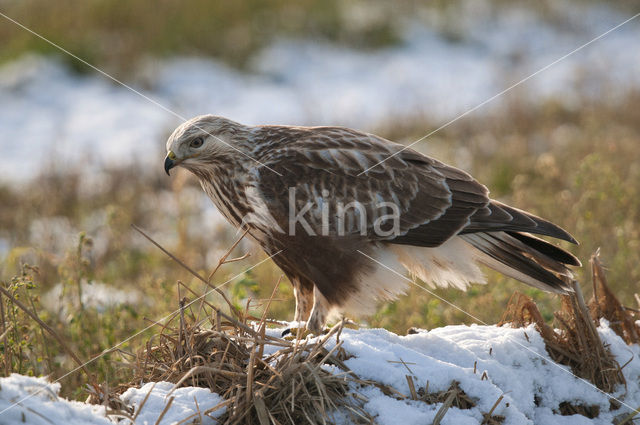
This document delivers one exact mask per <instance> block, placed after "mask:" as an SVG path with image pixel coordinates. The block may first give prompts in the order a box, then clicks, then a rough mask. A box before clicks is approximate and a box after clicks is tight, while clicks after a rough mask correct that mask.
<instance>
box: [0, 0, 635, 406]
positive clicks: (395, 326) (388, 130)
mask: <svg viewBox="0 0 640 425" xmlns="http://www.w3.org/2000/svg"><path fill="white" fill-rule="evenodd" d="M638 11H640V2H638V1H619V2H616V3H615V5H614V4H612V3H610V2H604V1H595V0H594V1H586V0H585V1H577V0H573V1H571V0H562V1H551V0H548V1H537V2H526V1H509V2H507V1H500V0H493V1H490V0H452V1H432V2H427V3H425V2H417V1H416V2H411V1H402V2H385V1H338V0H302V1H293V0H279V1H273V2H267V1H258V0H248V1H217V2H209V1H204V0H193V1H184V2H179V1H173V0H158V1H156V2H153V3H150V2H146V1H128V2H120V1H115V0H87V1H83V2H78V1H71V0H59V1H56V2H48V1H44V0H0V12H2V14H3V15H6V16H5V17H2V16H0V41H1V44H2V48H1V49H0V148H1V150H0V152H2V159H3V160H2V168H1V169H2V172H1V173H0V280H1V281H2V284H3V285H5V286H6V287H8V288H10V289H11V291H12V292H13V293H14V294H16V296H19V297H20V298H21V299H23V300H26V301H28V303H29V305H31V306H32V307H33V308H34V309H35V310H37V311H38V314H39V315H40V317H42V318H43V320H46V321H47V323H49V324H50V325H51V326H53V327H54V328H56V329H58V330H59V332H60V333H61V334H63V335H64V336H65V338H66V339H67V340H69V341H70V344H71V345H72V346H73V348H74V350H77V352H78V353H79V355H81V357H82V358H89V357H91V356H93V355H95V354H98V353H100V352H101V351H102V350H104V349H106V348H108V347H110V346H112V345H113V344H115V343H117V342H120V341H122V340H124V339H125V338H127V337H128V336H129V335H131V334H133V333H134V332H136V331H138V330H140V329H142V328H144V327H145V326H148V325H149V323H150V322H149V320H157V319H159V318H161V317H164V316H165V315H166V314H168V313H169V312H171V311H174V310H175V309H176V308H177V306H178V297H179V295H178V289H177V285H176V282H177V281H178V280H180V281H182V282H183V283H184V284H185V285H187V286H189V287H191V288H192V289H193V291H195V292H196V293H202V292H203V288H202V284H201V283H199V282H198V281H197V280H195V279H194V278H193V277H192V276H191V275H190V274H188V273H187V272H186V271H185V270H184V269H182V268H181V267H180V266H178V265H177V264H176V263H174V262H173V261H171V260H170V259H168V258H167V257H165V256H164V255H163V254H162V253H161V252H160V251H159V250H158V249H157V248H155V247H153V246H152V245H151V244H150V243H149V242H148V241H146V240H144V239H143V238H142V237H141V236H140V235H139V234H137V233H136V232H134V231H133V230H132V229H131V227H130V225H131V224H132V223H135V224H136V225H138V226H140V227H141V228H143V229H145V230H146V231H147V232H148V233H149V234H150V235H151V236H152V237H153V238H154V239H155V240H157V241H158V242H159V243H161V244H162V245H163V246H164V247H165V248H167V249H168V250H170V251H171V252H173V253H175V254H176V255H177V256H178V257H180V258H181V259H183V260H184V261H185V262H186V263H187V264H189V265H190V266H192V267H193V268H194V269H196V270H198V271H200V272H201V273H202V274H204V275H207V274H208V273H209V272H210V271H211V270H212V269H213V268H214V267H215V265H216V264H217V262H218V260H219V258H220V257H221V255H223V254H224V253H225V252H226V250H227V249H228V248H229V247H230V246H231V245H232V243H233V241H234V240H235V239H236V238H237V237H238V236H239V235H238V234H237V233H236V231H235V229H232V228H231V227H230V226H229V225H227V224H226V222H224V220H223V219H222V217H221V216H220V215H219V214H218V213H217V211H216V210H215V208H214V207H213V206H212V205H211V202H210V201H209V200H208V198H206V196H205V195H204V194H203V193H202V191H201V189H200V187H199V186H198V185H197V182H196V181H195V180H194V179H193V178H191V177H190V176H188V175H187V174H186V173H183V172H178V173H176V174H175V175H173V176H172V177H171V178H168V177H167V176H166V175H164V172H163V168H162V164H163V159H164V155H165V147H164V145H165V141H166V138H167V136H168V135H169V133H170V132H171V131H172V130H173V128H175V127H176V126H177V125H178V124H180V122H181V120H180V119H179V118H178V116H181V117H185V118H190V117H192V116H194V115H197V114H204V113H213V114H217V115H223V116H226V117H228V118H231V119H234V120H237V121H240V122H243V123H245V124H301V125H345V126H351V127H355V128H358V129H361V130H365V131H369V132H374V133H377V134H379V135H381V136H384V137H387V138H389V139H392V140H394V141H397V142H400V143H406V144H408V143H411V142H413V141H414V140H417V139H419V138H421V137H422V136H424V135H425V134H427V133H429V132H431V131H433V130H435V129H437V128H439V127H440V126H442V125H444V124H446V123H448V122H449V121H450V120H452V119H454V118H456V117H458V116H459V115H460V114H462V113H464V112H466V111H469V110H470V109H472V108H474V107H476V106H477V105H479V104H481V103H482V102H484V101H486V100H488V99H490V98H492V97H493V96H494V95H496V94H497V93H500V92H502V91H503V90H505V89H507V88H509V87H510V86H512V85H513V84H515V83H517V82H519V81H521V80H522V79H523V78H525V77H528V76H529V75H531V74H533V73H534V72H536V71H538V70H540V69H542V68H544V67H546V66H547V65H549V64H551V63H553V62H554V61H556V60H557V59H559V58H561V57H562V56H564V55H566V54H567V53H569V52H571V51H573V50H574V49H576V48H578V47H580V46H582V45H583V44H585V43H587V42H588V41H590V40H592V39H594V38H595V37H597V36H599V35H601V34H603V33H604V32H606V31H608V30H609V29H611V28H613V27H614V26H616V25H618V24H620V23H622V22H624V21H625V20H626V19H628V18H630V17H631V16H633V15H634V14H635V13H638ZM8 18H11V19H14V20H16V21H17V22H19V23H21V24H22V25H24V26H25V27H27V28H29V29H31V30H33V31H35V32H37V33H38V34H40V35H41V36H42V37H45V38H47V39H48V40H50V41H51V42H53V43H56V44H58V45H59V46H60V47H62V48H64V49H66V50H68V51H69V52H72V53H73V54H74V55H77V57H78V58H81V59H82V60H85V61H87V62H89V63H91V64H92V65H95V66H96V67H97V68H99V69H101V70H103V71H104V72H106V73H108V74H109V75H111V76H113V77H114V78H115V79H117V80H119V81H121V82H123V83H125V84H127V85H128V86H130V87H131V88H132V89H134V90H135V91H137V92H138V93H136V92H134V91H133V90H132V89H130V88H127V87H124V86H123V85H120V84H118V83H116V82H115V81H113V80H110V79H108V78H106V77H105V76H104V75H101V74H100V73H98V72H97V71H96V70H94V69H92V68H91V67H89V66H87V65H86V64H84V63H82V62H81V61H79V60H77V59H75V58H73V57H72V56H70V55H68V54H65V53H64V52H61V51H60V50H59V49H58V48H56V47H54V46H52V45H51V44H49V43H47V42H46V41H44V40H43V39H41V38H38V37H37V36H36V35H34V34H32V33H30V32H29V31H27V30H25V29H24V28H21V27H20V26H18V25H17V24H16V23H13V22H11V21H10V20H9V19H8ZM639 45H640V18H639V19H637V20H633V21H631V22H629V23H627V24H625V25H624V26H622V27H620V28H618V29H616V30H615V31H613V32H611V33H610V34H608V35H606V36H605V37H603V38H602V39H600V40H598V41H595V42H594V43H592V44H590V45H589V46H586V47H585V48H584V49H582V50H580V51H578V52H576V53H575V54H573V55H571V56H570V57H567V58H566V59H563V60H561V61H560V62H558V63H557V64H555V65H553V66H551V67H549V68H548V69H546V70H544V71H543V72H540V73H539V74H537V75H535V76H534V77H532V78H531V79H529V80H527V81H526V82H524V83H523V84H520V85H518V86H517V87H515V88H514V89H512V90H509V91H508V92H506V93H504V94H503V95H501V96H499V97H497V98H495V99H494V100H492V101H491V102H488V103H487V104H485V105H483V106H482V107H480V108H478V109H477V110H474V111H473V112H472V113H470V114H468V115H466V116H464V117H463V118H461V119H459V120H457V121H455V122H454V123H452V124H450V125H448V126H446V128H443V129H441V130H439V131H438V132H436V133H435V134H433V135H432V136H430V137H428V138H427V139H425V140H423V141H421V142H420V143H418V144H417V145H415V148H417V149H418V150H420V151H422V152H425V153H427V154H429V155H432V156H435V157H436V158H438V159H440V160H443V161H445V162H449V163H452V164H454V165H456V166H458V167H461V168H464V169H466V170H468V171H469V172H471V173H472V174H473V175H474V176H475V177H476V178H478V179H479V180H480V181H481V182H483V183H485V184H486V185H487V186H488V187H489V188H490V190H491V192H492V196H493V197H494V198H497V199H499V200H501V201H503V202H507V203H510V204H513V205H514V206H517V207H519V208H523V209H526V210H529V211H531V212H533V213H536V214H538V215H541V216H543V217H545V218H548V219H550V220H552V221H554V222H556V223H558V224H560V225H561V226H563V227H564V228H566V229H567V230H569V231H570V232H571V233H572V234H573V235H574V236H575V237H576V238H577V239H578V240H580V242H581V244H580V245H579V246H569V245H563V246H565V248H568V249H570V250H571V251H572V252H574V253H575V254H576V255H578V256H579V257H580V259H581V260H582V262H583V263H584V264H585V266H584V267H583V268H582V269H580V270H578V271H577V277H578V279H579V280H580V282H581V283H582V286H583V288H584V290H585V292H586V295H587V296H589V295H590V292H591V291H590V267H589V261H588V260H589V257H590V255H591V254H592V253H593V252H595V251H596V250H597V249H598V248H599V247H600V248H601V252H602V260H603V262H604V263H605V264H606V265H607V266H608V277H609V280H610V285H611V286H612V288H613V289H614V290H615V292H616V293H617V294H618V295H619V296H620V298H621V300H622V302H623V304H626V305H628V306H636V307H637V304H636V301H635V300H634V293H636V292H639V291H640V49H639V48H638V46H639ZM141 95H143V96H145V97H147V98H148V99H145V98H144V97H142V96H141ZM149 99H152V100H153V102H152V101H150V100H149ZM154 102H157V104H155V103H154ZM159 105H161V106H159ZM165 108H166V109H165ZM167 109H168V110H170V111H173V112H174V113H175V114H172V113H170V112H168V111H167ZM246 252H250V253H251V256H250V257H249V258H247V259H246V260H243V261H239V262H236V263H231V264H227V265H224V266H222V267H221V269H220V270H219V271H218V272H217V273H216V275H215V277H214V283H216V284H221V283H223V282H226V281H227V280H229V279H230V278H232V277H234V276H236V275H238V274H240V275H239V276H238V277H237V278H235V279H233V280H232V281H231V282H229V283H227V284H226V286H225V290H226V291H227V292H228V294H229V296H230V297H231V298H232V300H233V301H234V303H236V304H237V305H238V306H241V307H242V308H245V307H246V306H247V305H248V306H249V307H248V308H249V312H250V313H252V314H256V315H259V314H260V313H261V308H262V306H263V304H264V303H263V300H264V299H265V298H268V297H269V295H270V294H271V293H272V290H273V288H274V285H276V283H277V282H278V278H279V277H280V274H281V273H280V271H279V270H278V269H277V268H276V267H275V266H274V265H273V264H272V263H271V262H266V263H264V264H262V265H260V266H258V267H256V268H255V269H252V270H251V271H249V272H245V273H243V271H244V270H246V269H247V268H249V267H250V266H252V265H253V264H256V263H257V262H258V261H260V260H262V259H264V254H262V253H261V252H260V250H259V249H257V248H256V247H255V246H253V245H251V244H250V243H249V242H248V241H243V242H242V243H241V244H240V245H239V246H238V247H237V248H236V249H235V250H234V252H233V254H232V255H233V256H240V255H243V254H244V253H246ZM489 281H490V284H489V285H487V286H474V287H473V288H471V290H470V291H468V292H467V293H461V292H459V291H455V290H437V291H436V292H437V293H438V294H439V295H441V296H442V297H444V298H446V299H447V300H449V301H451V302H453V303H454V304H456V305H458V306H460V307H461V308H462V309H464V310H466V311H468V312H470V313H471V314H473V315H475V316H476V317H478V318H480V319H482V320H483V321H485V322H487V323H496V322H497V321H498V320H499V319H500V317H501V315H502V312H503V311H504V308H505V306H506V303H507V301H508V299H509V298H510V296H511V295H512V294H513V292H514V291H516V290H518V291H522V292H525V293H527V294H529V295H531V296H533V297H534V298H535V300H536V301H537V302H538V304H539V306H540V308H541V310H542V312H543V314H544V315H545V318H546V319H547V320H550V321H551V320H552V318H553V311H554V309H555V308H557V306H558V304H559V300H558V298H557V297H555V296H552V295H550V294H546V293H543V292H540V291H537V290H535V289H532V288H529V287H527V286H525V285H523V284H520V283H517V282H515V281H513V280H510V279H507V278H504V277H502V276H500V275H498V274H495V273H489ZM185 295H186V296H188V297H190V298H192V295H191V294H189V293H188V292H186V291H185V289H182V291H181V296H185ZM408 295H409V296H406V297H402V298H401V299H399V300H398V301H397V302H395V303H391V304H387V305H384V306H381V308H380V310H379V311H378V313H377V314H376V315H375V316H373V317H371V318H369V319H367V320H364V321H363V324H364V325H368V326H384V327H386V328H388V329H390V330H393V331H396V332H404V331H405V330H406V329H407V328H408V327H411V326H418V327H425V328H432V327H435V326H442V325H447V324H460V323H472V322H473V320H471V319H470V318H469V317H468V316H466V315H464V314H463V313H461V312H460V311H458V310H456V309H453V308H451V307H449V306H447V305H446V304H444V303H442V302H440V301H439V300H438V299H436V298H435V297H432V296H429V295H428V294H426V293H424V292H423V291H421V290H417V289H411V288H410V289H409V292H408ZM210 299H211V301H213V302H216V301H217V300H216V297H214V296H211V297H210ZM4 301H5V300H3V302H4ZM293 305H294V302H293V295H292V291H291V288H290V285H289V284H288V282H286V279H284V280H283V281H282V282H281V284H280V286H279V290H278V292H277V294H276V300H275V301H274V302H273V305H272V306H271V308H270V315H271V316H272V317H273V318H274V319H283V320H291V319H292V317H293ZM5 307H6V309H5V310H6V311H3V312H2V315H3V320H4V321H5V323H8V322H11V323H12V330H11V332H9V333H8V334H7V335H8V336H7V338H9V340H8V342H7V341H5V342H6V343H10V344H13V346H14V349H15V350H18V351H19V352H20V356H13V358H14V359H22V360H20V362H19V364H18V363H16V364H14V365H10V366H11V369H12V370H14V371H20V372H22V373H35V374H40V373H53V372H58V371H60V370H64V368H65V367H68V366H69V365H70V363H69V360H68V359H67V358H65V357H60V356H58V357H56V356H44V357H43V356H40V355H37V354H36V353H38V352H42V350H40V351H39V350H38V349H37V348H38V347H41V348H42V349H47V350H51V352H53V353H56V352H59V350H58V349H56V348H55V344H52V343H51V342H47V341H45V338H44V336H43V335H42V334H41V331H40V330H39V328H37V327H34V326H33V325H32V324H31V322H30V320H29V319H28V317H26V316H24V315H23V314H22V313H21V312H19V311H17V310H13V309H10V308H8V307H7V305H5ZM143 337H144V335H143V336H141V337H140V338H137V339H133V340H131V341H129V342H128V343H127V344H126V345H124V346H123V348H124V349H125V350H130V351H135V350H136V349H137V348H139V347H140V346H141V344H143V341H144V340H143ZM5 346H6V345H5ZM113 356H116V354H110V355H108V356H106V357H105V358H104V359H103V360H100V361H99V362H96V363H94V364H93V366H92V367H94V368H95V370H96V373H99V374H101V376H103V377H107V378H109V377H110V376H111V377H112V378H113V376H115V374H117V373H121V372H116V371H115V369H114V366H113V364H112V363H110V362H109V360H110V358H111V357H113ZM16 361H17V360H16ZM9 369H10V368H9V366H8V365H4V372H5V373H7V372H8V371H9ZM68 379H70V380H72V379H74V378H73V377H70V378H68ZM78 391H79V390H78ZM72 395H73V394H72Z"/></svg>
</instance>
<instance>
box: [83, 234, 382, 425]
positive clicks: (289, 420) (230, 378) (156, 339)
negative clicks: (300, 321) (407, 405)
mask: <svg viewBox="0 0 640 425" xmlns="http://www.w3.org/2000/svg"><path fill="white" fill-rule="evenodd" d="M139 231H140V230H139ZM140 232H141V231H140ZM141 233H143V232H141ZM143 235H145V237H147V238H148V239H149V240H150V241H151V242H152V243H154V244H155V245H156V246H157V247H158V248H160V249H161V250H162V251H163V252H164V253H165V254H167V255H168V256H169V257H171V258H172V259H174V260H175V261H176V262H178V263H179V264H181V265H182V266H183V267H184V268H185V269H186V270H188V271H189V272H190V273H192V274H194V275H195V276H197V277H198V278H199V279H200V280H203V281H205V283H208V282H209V281H210V280H211V278H212V277H213V276H210V277H209V280H204V278H202V277H200V276H199V275H198V274H197V273H196V272H195V271H193V270H191V269H190V268H189V267H188V266H186V265H185V264H184V263H182V262H181V261H180V260H178V259H177V258H176V257H175V256H173V255H172V254H171V253H170V252H168V251H167V250H166V249H164V248H163V247H162V246H161V245H160V244H158V243H157V242H156V241H154V240H153V239H151V238H150V237H149V236H147V235H146V234H144V233H143ZM243 236H244V235H243ZM240 239H242V237H241V238H240ZM240 239H239V240H240ZM239 240H238V241H237V242H236V243H235V244H234V245H233V246H232V247H231V248H230V249H229V250H228V251H227V253H225V254H224V255H223V256H222V259H221V260H220V262H219V264H218V267H216V268H215V269H214V271H213V272H212V275H213V274H215V272H216V271H217V270H218V268H219V266H220V265H222V264H224V263H225V262H233V261H234V259H227V257H228V256H229V254H230V253H231V251H232V250H233V249H234V248H235V247H236V246H237V244H238V243H239ZM179 285H181V287H183V288H185V289H189V288H188V287H187V286H185V285H182V284H180V283H179ZM277 288H278V285H276V286H275V289H274V291H273V293H272V295H271V298H270V299H269V300H268V301H267V305H266V307H265V309H264V313H263V315H262V317H261V318H256V317H253V316H251V315H250V314H249V312H248V304H247V309H246V310H245V311H244V312H242V311H240V310H238V309H237V308H236V307H235V306H234V305H233V304H232V303H231V302H230V301H228V300H226V298H225V300H226V302H227V307H228V308H229V310H230V311H231V313H230V314H226V313H224V312H223V311H222V310H221V309H220V308H219V307H217V306H215V305H213V304H211V303H209V302H207V301H206V300H205V298H204V297H203V296H197V294H196V293H195V292H193V291H192V295H194V296H196V298H195V299H194V300H192V301H190V302H188V300H187V298H186V297H184V298H181V299H180V301H179V304H180V308H179V310H178V312H176V313H175V314H173V316H172V317H171V318H170V319H169V320H168V322H167V323H166V324H164V325H162V324H160V323H158V327H159V329H160V331H159V332H158V333H157V334H155V335H153V336H152V337H151V338H150V339H149V340H148V341H147V343H146V345H145V347H144V348H142V349H141V350H139V351H138V353H136V354H135V355H131V356H130V357H131V360H130V361H129V362H128V364H127V366H129V367H130V368H131V369H133V371H134V378H133V380H132V381H131V382H128V383H126V384H121V385H119V386H117V387H115V388H113V389H109V388H107V387H104V386H103V387H99V388H98V389H97V390H95V387H94V390H93V391H91V395H90V397H89V399H88V402H91V403H94V404H105V405H107V406H108V408H109V413H110V415H112V416H118V417H129V418H132V417H135V415H136V412H135V411H132V410H131V409H130V408H129V407H128V406H124V405H123V404H122V402H121V401H120V399H119V397H118V396H119V394H121V393H122V392H123V391H124V390H126V389H127V388H129V387H135V386H138V385H139V384H141V383H142V382H158V381H168V382H173V383H174V384H175V387H174V388H179V387H182V386H198V387H204V388H209V389H210V390H211V391H213V392H216V393H218V394H219V395H220V396H222V398H223V399H224V401H223V402H222V403H220V404H219V405H217V406H215V407H213V408H211V409H209V410H207V411H204V412H197V413H196V414H194V415H193V416H191V417H188V418H185V419H184V421H183V422H188V421H192V420H194V419H195V418H196V416H199V415H210V414H212V413H213V412H215V411H218V410H219V409H223V408H224V409H225V412H224V413H223V415H222V416H221V417H219V418H218V421H219V422H221V423H224V424H254V423H255V424H261V425H266V424H269V423H271V424H291V425H295V424H300V423H310V424H321V423H327V422H329V423H332V422H333V421H332V417H333V415H335V414H339V415H342V416H344V415H347V416H348V417H349V418H350V420H351V422H353V423H373V418H372V417H370V415H368V414H367V413H366V412H365V411H364V410H363V409H362V406H361V405H362V401H363V400H364V399H363V397H360V398H356V397H353V394H352V391H351V387H350V384H355V385H363V384H365V381H362V380H360V379H358V378H357V376H356V375H355V374H354V373H353V372H352V371H350V370H349V368H347V366H346V365H345V364H344V362H343V360H344V359H345V356H346V354H345V352H344V350H343V349H342V348H341V346H342V343H341V342H340V340H339V339H340V334H341V332H342V329H343V326H344V322H342V323H340V324H339V325H337V326H335V327H333V328H332V329H331V330H330V331H329V332H328V333H327V334H326V335H324V336H323V337H321V338H317V339H312V340H308V339H301V335H300V334H298V337H297V338H296V339H295V340H286V339H282V338H278V337H273V336H270V335H268V334H267V333H266V327H267V324H268V323H269V321H268V320H267V319H266V316H267V311H268V309H269V306H270V305H271V302H272V301H273V299H274V297H275V294H276V289H277ZM214 289H215V288H214ZM197 301H201V302H200V303H197ZM201 317H203V318H202V319H201ZM333 337H335V338H336V344H335V345H334V346H333V348H331V349H328V348H327V347H326V345H327V342H328V341H329V340H330V339H331V338H333ZM274 350H275V351H274ZM271 351H274V352H273V353H271V354H267V355H265V352H271ZM326 367H331V368H332V369H333V370H332V371H329V370H327V369H326ZM169 400H170V401H169V402H171V398H170V399H169ZM143 404H144V403H143ZM141 408H142V406H138V411H140V410H141ZM165 410H168V407H167V408H166V409H165ZM337 412H339V413H337Z"/></svg>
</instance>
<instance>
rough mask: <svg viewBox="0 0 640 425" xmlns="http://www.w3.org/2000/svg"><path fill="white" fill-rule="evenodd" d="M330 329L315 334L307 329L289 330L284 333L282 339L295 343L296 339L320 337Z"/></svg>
mask: <svg viewBox="0 0 640 425" xmlns="http://www.w3.org/2000/svg"><path fill="white" fill-rule="evenodd" d="M328 331H329V328H325V329H324V330H321V331H319V332H314V331H312V330H310V329H307V328H287V329H285V330H284V331H282V338H284V339H286V340H287V341H293V340H294V339H306V338H307V337H308V336H312V337H313V336H320V335H323V334H326V333H327V332H328Z"/></svg>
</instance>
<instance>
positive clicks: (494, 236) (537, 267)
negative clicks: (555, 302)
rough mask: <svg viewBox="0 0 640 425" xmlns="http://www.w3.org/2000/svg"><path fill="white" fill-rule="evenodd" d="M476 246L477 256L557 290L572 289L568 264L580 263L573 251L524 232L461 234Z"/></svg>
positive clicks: (501, 269)
mask: <svg viewBox="0 0 640 425" xmlns="http://www.w3.org/2000/svg"><path fill="white" fill-rule="evenodd" d="M460 237H461V238H462V239H463V240H465V241H466V242H468V243H469V244H471V245H472V246H473V247H474V248H476V250H477V251H476V260H477V261H478V262H480V263H482V264H484V265H486V266H488V267H490V268H492V269H494V270H497V271H499V272H500V273H502V274H504V275H507V276H509V277H512V278H514V279H517V280H519V281H521V282H524V283H526V284H528V285H531V286H533V287H536V288H539V289H542V290H545V291H549V292H555V293H563V294H566V293H569V292H572V289H571V286H570V281H571V280H572V279H573V275H572V273H571V271H570V270H569V268H568V267H567V265H579V264H580V262H579V261H578V259H577V258H575V257H574V256H573V255H571V254H569V253H568V252H566V251H564V250H562V249H560V248H557V247H555V246H553V245H551V244H550V243H548V242H546V241H543V240H542V239H538V238H536V237H534V236H530V235H527V234H523V233H516V232H487V233H484V232H479V233H472V234H465V235H460Z"/></svg>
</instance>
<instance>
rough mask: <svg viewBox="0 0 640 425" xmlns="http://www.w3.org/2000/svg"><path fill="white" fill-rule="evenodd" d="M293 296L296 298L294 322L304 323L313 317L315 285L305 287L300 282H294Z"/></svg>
mask: <svg viewBox="0 0 640 425" xmlns="http://www.w3.org/2000/svg"><path fill="white" fill-rule="evenodd" d="M293 296H294V297H295V298H296V313H295V315H294V316H293V320H295V321H296V322H303V321H305V320H307V319H308V318H309V316H310V315H311V308H312V307H313V285H304V284H302V283H301V282H300V281H299V280H297V279H296V280H294V282H293Z"/></svg>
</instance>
